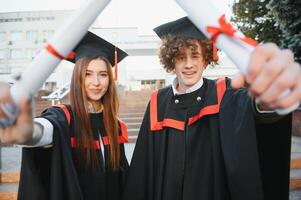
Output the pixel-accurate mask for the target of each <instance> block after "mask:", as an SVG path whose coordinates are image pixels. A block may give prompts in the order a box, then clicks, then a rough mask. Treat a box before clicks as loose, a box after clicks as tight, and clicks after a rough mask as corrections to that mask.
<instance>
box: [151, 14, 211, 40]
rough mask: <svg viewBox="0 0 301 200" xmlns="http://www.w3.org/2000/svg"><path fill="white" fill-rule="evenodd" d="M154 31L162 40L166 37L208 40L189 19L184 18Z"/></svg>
mask: <svg viewBox="0 0 301 200" xmlns="http://www.w3.org/2000/svg"><path fill="white" fill-rule="evenodd" d="M154 31H155V32H156V34H157V35H158V36H159V37H160V38H161V39H162V38H164V36H166V35H171V36H175V37H181V38H193V39H198V40H205V39H207V38H206V36H205V35H204V34H203V33H202V32H201V31H199V30H198V29H197V27H196V26H195V25H194V24H193V23H192V22H191V21H190V20H189V19H188V17H182V18H180V19H177V20H175V21H172V22H168V23H166V24H162V25H160V26H158V27H156V28H154Z"/></svg>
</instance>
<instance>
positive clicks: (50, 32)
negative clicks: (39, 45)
mask: <svg viewBox="0 0 301 200" xmlns="http://www.w3.org/2000/svg"><path fill="white" fill-rule="evenodd" d="M53 34H54V30H44V31H43V39H44V40H47V39H49V38H50V37H51V36H52V35H53Z"/></svg>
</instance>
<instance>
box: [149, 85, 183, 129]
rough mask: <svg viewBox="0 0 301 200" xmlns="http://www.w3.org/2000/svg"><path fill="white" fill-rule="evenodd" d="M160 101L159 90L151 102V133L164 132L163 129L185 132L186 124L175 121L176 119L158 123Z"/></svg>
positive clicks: (154, 93) (153, 95)
mask: <svg viewBox="0 0 301 200" xmlns="http://www.w3.org/2000/svg"><path fill="white" fill-rule="evenodd" d="M157 99H158V90H156V91H154V92H153V93H152V95H151V101H150V128H151V131H158V130H162V129H163V127H171V128H175V129H178V130H180V131H184V127H185V124H184V122H183V121H179V120H175V119H167V118H166V119H164V120H163V121H160V122H158V112H157V110H158V108H157V105H158V103H157V101H158V100H157Z"/></svg>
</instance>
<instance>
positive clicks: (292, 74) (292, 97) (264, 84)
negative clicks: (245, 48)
mask: <svg viewBox="0 0 301 200" xmlns="http://www.w3.org/2000/svg"><path fill="white" fill-rule="evenodd" d="M231 85H232V87H233V88H236V89H237V88H240V87H243V86H246V85H247V86H248V90H249V94H250V96H253V97H255V99H256V103H257V105H258V106H259V108H260V109H262V110H275V109H287V108H290V107H291V106H293V105H295V104H296V103H298V102H300V101H301V67H300V65H299V64H298V63H296V62H294V55H293V53H292V52H291V51H290V50H280V49H279V48H278V47H277V46H276V45H275V44H272V43H267V44H264V45H261V46H258V47H256V48H255V50H254V51H253V52H252V55H251V58H250V62H249V66H248V71H247V74H246V75H245V76H243V75H242V74H238V75H237V76H236V78H235V79H234V80H233V81H232V84H231ZM288 90H290V93H289V94H287V95H283V93H284V92H285V91H288Z"/></svg>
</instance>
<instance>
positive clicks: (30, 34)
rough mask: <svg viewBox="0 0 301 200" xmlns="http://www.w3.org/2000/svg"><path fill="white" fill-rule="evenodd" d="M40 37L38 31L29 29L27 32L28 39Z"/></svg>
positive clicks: (32, 39)
mask: <svg viewBox="0 0 301 200" xmlns="http://www.w3.org/2000/svg"><path fill="white" fill-rule="evenodd" d="M37 39H38V31H27V32H26V40H31V41H34V40H37Z"/></svg>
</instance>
